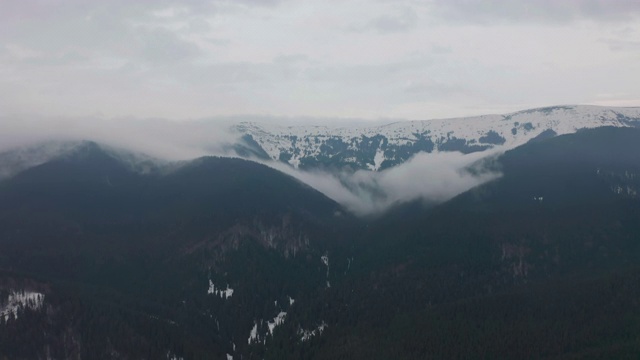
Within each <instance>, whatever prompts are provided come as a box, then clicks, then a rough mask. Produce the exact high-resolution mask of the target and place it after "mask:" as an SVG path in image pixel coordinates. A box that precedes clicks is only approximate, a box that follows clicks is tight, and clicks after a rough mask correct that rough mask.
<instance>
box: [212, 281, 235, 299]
mask: <svg viewBox="0 0 640 360" xmlns="http://www.w3.org/2000/svg"><path fill="white" fill-rule="evenodd" d="M207 294H209V295H211V294H213V295H216V296H220V298H222V299H228V298H230V297H231V296H233V289H232V288H230V287H229V284H227V288H226V289H222V288H220V289H217V288H216V286H215V285H214V284H213V281H211V280H209V290H207Z"/></svg>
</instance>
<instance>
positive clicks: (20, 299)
mask: <svg viewBox="0 0 640 360" xmlns="http://www.w3.org/2000/svg"><path fill="white" fill-rule="evenodd" d="M43 303H44V294H42V293H39V292H35V291H24V290H22V291H12V292H11V293H10V294H9V298H8V299H7V301H6V303H5V304H4V306H2V307H0V316H3V317H4V320H5V321H7V320H9V317H10V316H11V315H13V317H14V318H17V317H18V310H19V309H20V308H30V309H34V310H37V309H40V308H41V307H42V304H43Z"/></svg>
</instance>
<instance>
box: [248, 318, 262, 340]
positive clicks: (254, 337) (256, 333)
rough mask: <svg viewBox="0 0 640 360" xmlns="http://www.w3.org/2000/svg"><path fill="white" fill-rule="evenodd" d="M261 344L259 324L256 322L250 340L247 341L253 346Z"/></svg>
mask: <svg viewBox="0 0 640 360" xmlns="http://www.w3.org/2000/svg"><path fill="white" fill-rule="evenodd" d="M259 342H260V336H259V335H258V323H257V322H254V323H253V328H252V329H251V332H250V333H249V339H248V340H247V343H248V344H249V345H251V344H257V343H259Z"/></svg>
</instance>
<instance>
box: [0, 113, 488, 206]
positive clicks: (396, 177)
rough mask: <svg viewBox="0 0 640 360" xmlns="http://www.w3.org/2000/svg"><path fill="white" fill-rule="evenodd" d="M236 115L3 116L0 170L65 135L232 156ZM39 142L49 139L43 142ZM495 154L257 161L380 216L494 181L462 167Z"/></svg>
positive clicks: (166, 153)
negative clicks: (376, 166)
mask: <svg viewBox="0 0 640 360" xmlns="http://www.w3.org/2000/svg"><path fill="white" fill-rule="evenodd" d="M240 120H241V119H240V118H236V119H223V120H217V121H215V120H211V121H188V122H174V121H167V120H158V119H155V120H151V119H149V120H140V119H119V120H114V119H111V120H107V119H100V118H94V119H50V118H33V117H31V118H12V119H8V118H4V119H0V161H3V160H4V161H7V159H9V161H10V162H11V163H10V164H0V175H2V174H4V175H9V174H11V171H12V169H14V170H15V169H18V170H21V169H24V168H25V167H29V166H33V165H37V164H38V163H42V162H45V161H47V160H48V159H49V158H50V157H52V156H55V155H56V154H59V153H60V152H64V151H66V150H68V147H65V146H64V145H60V144H61V143H63V142H65V141H82V140H91V141H95V142H98V143H100V144H104V145H107V146H110V147H113V148H118V149H123V150H127V151H131V152H134V153H141V154H145V155H148V156H151V157H154V158H157V159H160V160H169V161H178V160H189V159H194V158H197V157H201V156H207V155H217V156H231V157H235V156H236V154H235V153H234V152H233V150H231V148H232V145H233V144H235V143H237V142H238V141H240V137H241V135H242V134H240V133H238V132H235V131H234V130H232V129H233V126H232V125H233V124H234V123H237V122H238V121H240ZM254 120H255V119H254ZM272 120H273V119H272ZM43 143H45V144H47V145H46V146H42V145H41V144H43ZM38 145H39V146H38ZM33 146H36V147H35V148H34V147H33ZM20 147H22V148H23V150H22V151H20V152H13V154H16V155H15V156H10V157H7V156H4V157H2V155H1V153H3V152H10V151H12V150H14V149H16V148H20ZM24 148H30V150H24ZM493 155H495V152H492V153H489V152H483V153H473V154H466V155H465V154H462V153H457V152H443V153H418V154H416V155H415V156H414V157H412V158H411V159H409V160H408V161H406V162H405V163H403V164H401V165H398V166H395V167H393V168H390V169H386V170H384V171H381V172H370V171H366V170H357V171H342V172H340V171H328V170H326V171H324V170H323V171H321V170H309V171H304V170H298V169H294V168H293V167H291V166H289V165H288V164H285V163H281V162H276V161H263V160H257V161H259V162H261V163H263V164H265V165H268V166H270V167H272V168H274V169H277V170H279V171H282V172H284V173H286V174H288V175H290V176H293V177H295V178H297V179H298V180H300V181H302V182H304V183H306V184H308V185H309V186H311V187H313V188H315V189H317V190H318V191H320V192H322V193H324V194H325V195H326V196H328V197H329V198H331V199H333V200H335V201H336V202H338V203H340V204H342V205H343V206H344V207H345V208H347V209H348V210H349V211H351V212H353V213H354V214H357V215H361V216H366V215H376V214H381V213H383V212H384V211H386V210H388V209H389V208H391V207H393V206H396V205H398V204H401V203H406V202H410V201H414V200H423V201H425V202H427V203H439V202H443V201H446V200H448V199H450V198H452V197H454V196H456V195H458V194H460V193H462V192H464V191H466V190H469V189H471V188H473V187H475V186H477V185H479V184H482V183H484V182H486V181H489V180H492V179H494V178H496V177H497V176H499V174H496V173H494V172H489V171H483V170H482V169H480V170H478V169H475V170H474V171H470V170H468V169H469V167H470V166H472V165H473V164H475V163H477V162H478V161H479V160H480V159H482V158H485V157H487V156H493ZM142 158H144V159H147V158H146V157H142ZM8 167H10V168H8Z"/></svg>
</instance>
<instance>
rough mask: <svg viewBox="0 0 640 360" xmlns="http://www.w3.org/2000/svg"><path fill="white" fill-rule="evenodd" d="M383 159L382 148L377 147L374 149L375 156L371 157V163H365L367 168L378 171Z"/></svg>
mask: <svg viewBox="0 0 640 360" xmlns="http://www.w3.org/2000/svg"><path fill="white" fill-rule="evenodd" d="M384 160H385V158H384V151H382V149H378V150H376V156H374V157H373V164H367V167H368V168H369V170H372V171H378V170H380V166H381V165H382V162H383V161H384Z"/></svg>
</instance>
